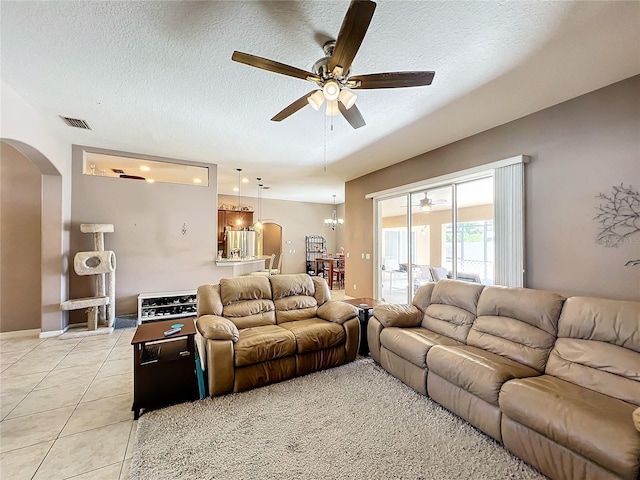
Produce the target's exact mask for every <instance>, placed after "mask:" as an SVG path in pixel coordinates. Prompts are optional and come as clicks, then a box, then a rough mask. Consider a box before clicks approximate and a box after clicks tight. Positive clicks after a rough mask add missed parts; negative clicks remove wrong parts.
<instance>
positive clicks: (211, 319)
mask: <svg viewBox="0 0 640 480" xmlns="http://www.w3.org/2000/svg"><path fill="white" fill-rule="evenodd" d="M196 326H197V327H198V331H199V332H200V335H202V336H203V337H205V338H209V339H211V340H231V341H233V342H237V341H238V338H240V333H239V332H238V327H236V326H235V324H234V323H233V322H232V321H231V320H229V319H227V318H224V317H218V316H217V315H202V316H201V317H198V320H197V321H196Z"/></svg>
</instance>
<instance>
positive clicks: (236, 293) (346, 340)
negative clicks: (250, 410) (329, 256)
mask: <svg viewBox="0 0 640 480" xmlns="http://www.w3.org/2000/svg"><path fill="white" fill-rule="evenodd" d="M197 298H198V300H197V303H198V318H197V320H196V326H197V330H198V335H197V341H198V347H199V352H200V355H201V357H203V365H204V368H205V370H206V374H207V380H208V387H209V394H210V395H211V396H216V395H222V394H225V393H230V392H241V391H244V390H249V389H252V388H256V387H261V386H264V385H268V384H270V383H274V382H279V381H282V380H286V379H288V378H292V377H295V376H299V375H305V374H307V373H311V372H315V371H317V370H321V369H324V368H329V367H335V366H337V365H341V364H343V363H346V362H350V361H353V360H354V359H355V358H356V355H357V352H358V345H359V341H360V324H359V321H358V318H357V313H356V309H355V307H353V306H351V305H349V304H346V303H343V302H335V301H331V292H330V291H329V287H328V286H327V282H326V281H325V280H324V279H322V278H316V277H314V278H312V277H310V276H309V275H307V274H299V275H273V276H270V277H261V276H246V277H233V278H225V279H222V280H220V283H219V284H216V285H202V286H200V287H199V288H198V294H197Z"/></svg>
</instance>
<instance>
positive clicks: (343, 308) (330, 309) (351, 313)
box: [317, 301, 358, 325]
mask: <svg viewBox="0 0 640 480" xmlns="http://www.w3.org/2000/svg"><path fill="white" fill-rule="evenodd" d="M317 313H318V317H320V318H321V319H323V320H327V321H329V322H334V323H339V324H340V325H342V324H343V323H344V322H346V321H347V320H350V319H352V318H355V317H357V316H358V311H357V309H356V307H354V306H353V305H349V304H348V303H344V302H332V301H329V302H326V303H324V304H323V305H322V306H321V307H318V312H317Z"/></svg>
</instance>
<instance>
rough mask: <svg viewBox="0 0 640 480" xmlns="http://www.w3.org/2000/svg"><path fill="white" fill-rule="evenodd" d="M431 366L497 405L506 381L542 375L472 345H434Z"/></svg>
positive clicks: (432, 370)
mask: <svg viewBox="0 0 640 480" xmlns="http://www.w3.org/2000/svg"><path fill="white" fill-rule="evenodd" d="M427 366H428V367H429V370H430V371H431V372H434V373H436V374H437V375H439V376H441V377H442V378H444V379H445V380H447V381H448V382H450V383H453V384H454V385H456V386H458V387H460V388H462V389H464V390H466V391H468V392H469V393H472V394H474V395H475V396H477V397H479V398H481V399H482V400H484V401H485V402H487V403H490V404H492V405H496V406H497V405H498V394H499V393H500V388H501V387H502V385H503V384H504V383H505V382H506V381H508V380H511V379H513V378H523V377H532V376H535V375H539V372H538V371H537V370H535V369H533V368H531V367H527V366H526V365H522V364H521V363H518V362H514V361H513V360H511V359H509V358H505V357H502V356H500V355H496V354H495V353H491V352H486V351H484V350H482V349H480V348H476V347H468V346H462V347H448V346H442V345H439V346H434V347H433V348H431V349H430V350H429V352H428V353H427Z"/></svg>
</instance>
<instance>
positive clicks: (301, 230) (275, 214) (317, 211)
mask: <svg viewBox="0 0 640 480" xmlns="http://www.w3.org/2000/svg"><path fill="white" fill-rule="evenodd" d="M218 202H219V203H230V204H237V203H238V197H236V196H233V195H219V196H218ZM241 202H242V204H243V205H252V206H253V207H254V208H257V199H256V198H253V197H242V198H241ZM332 212H333V205H326V204H322V203H308V202H289V201H286V200H272V199H268V198H263V199H262V219H263V220H267V221H270V222H274V223H277V224H279V225H281V226H282V243H283V245H282V253H284V259H283V263H282V270H283V271H284V273H302V272H304V271H305V236H306V235H322V236H324V237H325V239H326V240H327V249H328V251H329V252H334V251H335V249H336V237H337V235H336V232H335V231H332V230H331V229H330V228H329V227H327V226H325V224H324V219H325V218H329V217H331V213H332ZM338 212H339V210H338ZM257 218H258V215H257V212H256V213H254V221H255V220H257ZM338 228H343V227H338Z"/></svg>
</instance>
